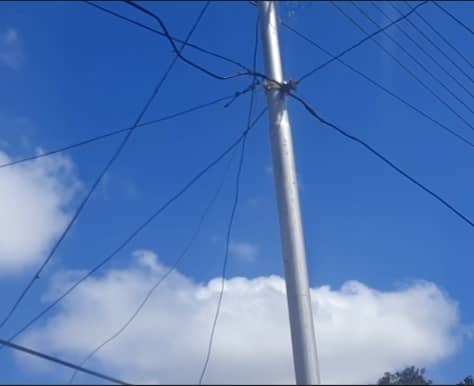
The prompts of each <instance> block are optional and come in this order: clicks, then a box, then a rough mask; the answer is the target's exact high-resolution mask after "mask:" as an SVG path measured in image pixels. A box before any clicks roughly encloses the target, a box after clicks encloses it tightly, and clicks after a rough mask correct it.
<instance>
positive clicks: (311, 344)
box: [257, 1, 320, 385]
mask: <svg viewBox="0 0 474 386" xmlns="http://www.w3.org/2000/svg"><path fill="white" fill-rule="evenodd" d="M257 4H258V10H259V16H260V30H261V34H262V42H263V43H262V46H263V54H264V60H265V71H266V75H267V77H268V78H270V79H272V80H273V81H275V82H272V81H270V82H269V83H267V84H266V90H267V103H268V111H269V119H270V139H271V147H272V156H273V172H274V178H275V187H276V192H277V201H278V212H279V220H280V235H281V240H282V247H283V259H284V263H285V276H286V292H287V300H288V310H289V316H290V327H291V340H292V346H293V362H294V369H295V375H296V383H297V384H298V385H310V384H319V383H320V379H319V368H318V357H317V352H316V341H315V334H314V325H313V314H312V310H311V299H310V294H309V280H308V269H307V267H306V251H305V246H304V236H303V225H302V221H301V212H300V203H299V194H298V180H297V175H296V167H295V159H294V155H293V141H292V136H291V126H290V121H289V118H288V111H287V105H286V93H285V90H284V89H282V88H281V87H280V86H281V85H282V84H285V82H284V79H283V70H282V64H281V57H280V45H279V41H278V21H277V15H276V9H275V7H276V5H275V2H274V1H258V2H257ZM276 82H277V83H276Z"/></svg>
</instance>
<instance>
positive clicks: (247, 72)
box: [124, 0, 266, 80]
mask: <svg viewBox="0 0 474 386" xmlns="http://www.w3.org/2000/svg"><path fill="white" fill-rule="evenodd" d="M124 1H125V3H126V4H129V5H131V6H132V7H135V8H136V9H138V10H140V11H141V12H143V13H145V14H147V15H148V16H151V17H152V18H153V19H155V20H156V21H157V22H158V23H159V24H160V27H161V29H162V30H163V32H164V34H165V36H166V38H167V39H168V41H169V43H170V44H171V46H172V48H173V50H174V51H175V53H176V55H178V56H179V58H180V59H181V60H182V61H183V62H185V63H187V64H189V65H190V66H191V67H194V68H195V69H197V70H199V71H201V72H203V73H205V74H206V75H208V76H210V77H212V78H214V79H217V80H228V79H233V78H237V77H240V76H248V75H253V76H255V75H257V76H259V77H261V78H264V79H266V76H264V75H262V74H256V73H252V72H251V71H248V70H246V71H245V72H238V73H236V74H231V75H226V76H222V75H219V74H216V73H214V72H212V71H209V70H207V69H205V68H204V67H202V66H201V65H199V64H197V63H195V62H193V61H191V60H189V59H188V58H186V57H184V56H183V55H181V53H179V52H178V51H177V47H176V44H175V42H174V40H173V39H172V38H171V35H170V34H169V32H168V29H167V28H166V25H165V23H164V22H163V20H162V19H161V18H160V17H159V16H158V15H157V14H156V13H154V12H152V11H150V10H148V9H147V8H145V7H143V6H141V5H139V4H137V3H134V2H133V1H130V0H124Z"/></svg>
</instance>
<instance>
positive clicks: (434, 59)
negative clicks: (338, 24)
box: [370, 1, 474, 97]
mask: <svg viewBox="0 0 474 386" xmlns="http://www.w3.org/2000/svg"><path fill="white" fill-rule="evenodd" d="M370 4H371V5H372V6H373V7H374V8H376V9H377V10H378V11H379V12H380V13H381V14H382V15H384V16H385V17H386V18H387V19H388V20H390V21H391V17H390V16H389V15H388V14H387V12H385V11H384V10H383V9H382V7H380V6H379V5H378V4H377V3H376V2H374V1H371V2H370ZM388 4H389V5H390V6H391V7H392V8H393V9H395V11H396V12H398V13H399V14H402V12H401V11H400V10H399V9H398V8H396V7H394V6H393V5H392V4H390V3H388ZM406 21H407V23H408V24H410V25H411V26H412V27H413V28H414V29H415V30H416V31H417V32H418V33H419V34H420V35H421V36H423V37H424V38H425V39H426V40H428V42H430V43H431V44H432V45H434V46H435V47H437V48H438V49H439V47H438V46H437V45H436V44H435V43H434V42H433V41H432V40H431V39H430V38H429V36H426V34H425V33H424V32H423V31H422V30H421V29H419V28H418V26H417V25H416V24H415V23H413V22H412V21H411V20H410V18H407V19H406ZM397 28H398V29H399V30H400V31H401V32H402V33H403V35H405V36H406V37H407V38H408V40H410V41H411V42H412V43H413V44H414V45H416V47H417V48H418V49H419V50H420V51H421V52H423V53H424V54H425V55H426V56H427V57H429V58H430V59H431V61H432V62H433V63H434V64H436V66H437V67H438V68H439V69H440V70H441V71H443V73H444V74H446V75H447V76H449V78H451V80H452V81H454V82H455V83H456V84H457V85H458V86H459V87H461V88H462V89H463V90H464V91H465V92H466V93H467V94H469V95H470V96H471V97H474V94H473V93H472V92H471V91H470V90H469V89H467V88H466V86H464V85H463V84H462V82H460V81H459V80H458V79H457V78H456V77H455V76H454V75H452V74H451V72H450V71H449V70H447V69H446V68H445V66H443V65H442V64H441V63H440V62H439V61H438V60H436V58H435V57H433V55H431V54H430V53H429V52H428V51H427V50H426V49H425V48H424V47H423V46H422V45H420V43H418V42H417V41H416V40H415V39H413V38H412V37H411V36H410V34H408V33H407V32H406V31H405V30H404V29H403V28H402V26H401V25H397ZM441 52H443V51H442V50H441Z"/></svg>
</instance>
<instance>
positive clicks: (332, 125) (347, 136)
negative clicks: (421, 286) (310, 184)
mask: <svg viewBox="0 0 474 386" xmlns="http://www.w3.org/2000/svg"><path fill="white" fill-rule="evenodd" d="M289 95H290V96H291V97H293V98H294V99H296V100H297V101H298V102H300V103H301V104H302V105H303V107H304V108H305V109H306V111H308V112H309V113H310V114H311V115H312V116H313V117H314V118H316V119H317V120H318V121H320V122H321V123H323V124H325V125H326V126H329V127H331V128H332V129H334V130H336V131H337V132H338V133H339V134H342V135H343V136H344V137H346V138H348V139H350V140H351V141H354V142H356V143H358V144H359V145H361V146H363V147H364V148H365V149H367V150H368V151H370V152H371V153H372V154H374V155H375V156H376V157H377V158H378V159H380V160H382V161H383V162H384V163H385V164H387V165H388V166H390V167H391V168H392V169H393V170H395V171H396V172H397V173H398V174H400V175H402V176H403V177H405V178H406V179H407V180H409V181H410V182H412V183H413V184H415V185H416V186H418V187H419V188H420V189H422V190H424V191H425V192H426V193H428V194H429V195H430V196H432V197H433V198H435V199H436V200H437V201H438V202H440V203H441V204H442V205H444V206H445V207H446V208H448V209H449V210H450V211H451V212H452V213H454V214H455V215H456V216H457V217H459V218H460V219H461V220H463V221H464V222H466V223H467V224H468V225H470V226H471V227H472V228H474V222H473V221H472V220H471V219H469V218H468V217H467V216H466V215H464V214H463V213H462V212H460V211H459V210H457V209H456V208H455V207H454V206H453V205H451V204H450V203H449V202H447V201H446V200H445V199H444V198H442V197H441V196H440V195H438V194H437V193H435V192H433V191H432V190H431V189H429V188H427V187H426V186H425V185H423V184H422V183H421V182H418V181H417V180H416V179H415V178H413V177H412V176H410V175H409V174H408V173H407V172H405V171H404V170H403V169H401V168H399V167H398V166H397V165H395V164H394V163H393V162H392V161H390V160H389V159H388V158H387V157H385V156H384V155H382V154H381V153H380V152H378V151H377V150H375V149H374V148H373V147H372V146H370V145H369V144H367V143H366V142H364V141H363V140H361V139H360V138H358V137H356V136H355V135H352V134H349V133H347V132H346V131H344V130H343V129H341V128H339V127H338V126H336V125H335V124H334V123H331V122H329V121H327V120H326V119H324V118H322V117H321V116H320V115H319V114H318V113H317V112H316V110H315V109H314V108H313V107H311V106H310V105H309V104H308V103H307V102H306V101H305V100H304V99H303V98H301V97H299V96H298V95H295V94H293V93H290V94H289Z"/></svg>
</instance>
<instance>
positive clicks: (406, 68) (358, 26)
mask: <svg viewBox="0 0 474 386" xmlns="http://www.w3.org/2000/svg"><path fill="white" fill-rule="evenodd" d="M331 4H332V5H333V6H334V7H335V8H336V9H337V10H338V11H339V12H340V13H341V14H342V15H343V16H344V17H345V18H346V19H348V20H349V21H350V22H351V23H352V24H354V25H355V26H356V27H357V28H358V29H359V30H360V31H361V32H363V33H364V34H368V32H367V31H366V29H365V28H364V27H362V26H361V25H360V24H359V23H358V22H357V21H356V20H354V18H352V17H351V16H350V15H349V14H347V13H346V12H345V11H344V10H343V9H342V8H341V7H339V5H337V3H336V2H334V1H331ZM354 5H355V4H354ZM413 9H414V8H413ZM373 42H374V43H375V44H377V46H378V47H380V49H381V50H382V51H383V52H385V53H386V54H387V55H388V56H389V57H390V58H391V59H392V60H394V61H395V62H396V63H397V64H398V65H399V66H400V67H401V68H402V69H403V70H404V71H405V72H406V73H407V74H409V75H410V76H411V77H412V78H413V79H415V80H416V81H417V82H418V84H420V85H421V86H422V87H423V88H424V89H425V90H427V91H428V92H429V93H430V94H431V95H432V96H433V97H435V98H436V99H437V100H438V101H439V102H440V103H441V104H442V105H443V106H445V107H446V108H447V109H448V110H449V111H451V112H452V113H453V114H454V115H456V116H457V117H458V118H459V119H460V120H461V121H463V122H464V123H465V124H466V125H467V126H469V128H471V130H474V126H473V125H472V124H471V123H470V122H469V121H468V120H467V119H465V118H464V117H463V116H462V115H461V114H459V113H458V112H457V111H456V110H455V109H454V108H453V107H452V106H451V105H450V104H449V103H447V102H446V101H445V100H444V99H443V98H441V97H440V96H439V95H438V93H436V92H435V91H433V89H432V88H431V87H429V86H428V85H427V84H426V83H425V82H423V81H422V80H421V79H420V78H419V77H418V76H417V75H416V74H415V73H414V72H413V71H412V70H410V69H409V68H408V67H407V66H406V65H405V64H403V63H402V62H401V61H400V60H399V59H398V58H397V57H396V56H395V55H393V54H392V53H391V52H390V51H389V50H388V49H386V48H385V46H383V45H382V44H381V43H379V42H378V41H376V40H373Z"/></svg>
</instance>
